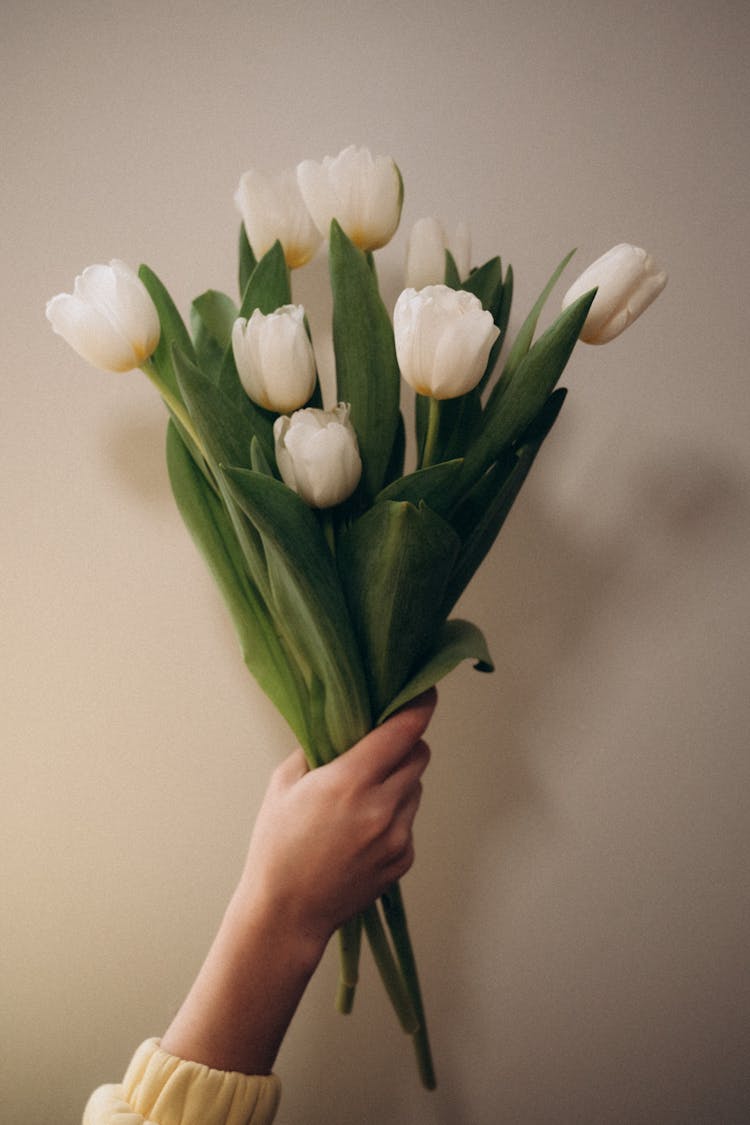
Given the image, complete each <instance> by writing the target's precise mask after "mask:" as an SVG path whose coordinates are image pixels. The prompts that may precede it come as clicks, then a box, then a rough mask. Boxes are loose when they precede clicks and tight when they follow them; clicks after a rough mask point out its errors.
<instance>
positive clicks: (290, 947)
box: [161, 884, 325, 1074]
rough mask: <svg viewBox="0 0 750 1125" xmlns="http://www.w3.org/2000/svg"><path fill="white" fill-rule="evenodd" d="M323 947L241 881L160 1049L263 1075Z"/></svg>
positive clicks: (318, 939) (271, 1067) (218, 1065)
mask: <svg viewBox="0 0 750 1125" xmlns="http://www.w3.org/2000/svg"><path fill="white" fill-rule="evenodd" d="M324 948H325V941H323V940H321V939H320V938H319V937H315V936H313V935H310V934H305V933H302V932H300V931H299V928H298V927H297V926H295V925H294V924H291V925H290V920H289V918H288V917H287V916H286V914H285V912H284V910H283V906H282V905H281V904H278V903H271V902H270V901H268V900H265V899H264V898H263V897H262V895H260V894H258V893H255V892H254V893H252V894H250V895H248V893H247V891H246V889H244V888H243V886H242V884H241V885H240V888H238V891H237V892H236V893H235V895H234V897H233V898H232V901H231V902H230V904H229V907H228V909H227V912H226V914H225V916H224V919H223V921H222V923H221V926H220V928H219V932H218V934H217V936H216V939H215V941H214V943H213V945H212V947H211V949H210V951H209V954H208V956H207V958H206V960H205V962H204V964H203V967H202V969H201V971H200V973H199V974H198V977H197V979H196V981H195V983H194V985H193V986H192V988H191V990H190V992H189V994H188V996H187V998H186V1000H185V1002H184V1003H183V1005H182V1007H181V1008H180V1010H179V1012H178V1013H177V1015H176V1017H175V1019H174V1020H173V1021H172V1023H171V1025H170V1027H169V1029H168V1030H167V1032H166V1034H165V1035H164V1037H163V1038H162V1041H161V1043H162V1047H163V1048H164V1049H165V1050H166V1051H169V1052H170V1053H171V1054H173V1055H177V1056H178V1057H179V1058H184V1059H188V1060H191V1061H193V1062H199V1063H204V1064H205V1065H206V1066H210V1067H213V1068H214V1069H217V1070H233V1071H239V1072H240V1073H242V1074H269V1073H270V1072H271V1070H272V1069H273V1065H274V1061H275V1059H276V1055H277V1053H278V1050H279V1047H280V1046H281V1042H282V1039H283V1037H284V1034H285V1032H286V1030H287V1027H288V1026H289V1023H290V1021H291V1019H292V1017H293V1015H294V1012H295V1010H296V1008H297V1005H298V1004H299V1001H300V999H301V997H302V994H303V993H304V991H305V988H306V987H307V984H308V981H309V980H310V977H311V976H312V974H313V973H314V971H315V969H316V967H317V965H318V962H319V961H320V958H321V956H322V954H323V950H324Z"/></svg>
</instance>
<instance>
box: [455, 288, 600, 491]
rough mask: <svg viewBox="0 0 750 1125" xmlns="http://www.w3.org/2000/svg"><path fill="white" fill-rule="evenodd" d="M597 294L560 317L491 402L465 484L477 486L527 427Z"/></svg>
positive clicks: (471, 454) (468, 457)
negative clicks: (500, 393)
mask: <svg viewBox="0 0 750 1125" xmlns="http://www.w3.org/2000/svg"><path fill="white" fill-rule="evenodd" d="M594 295H595V291H594V290H592V291H591V292H590V293H584V295H583V296H582V297H579V299H578V300H577V301H576V302H575V303H574V304H572V305H570V306H569V307H568V308H567V309H565V311H564V312H562V313H561V314H560V316H559V317H558V318H557V320H556V321H555V322H554V324H552V325H551V326H550V327H549V328H548V329H547V331H546V332H544V333H543V334H542V335H541V336H540V337H539V339H538V340H537V341H536V342H535V343H534V344H533V346H532V347H531V349H530V350H529V351H528V352H527V353H526V355H525V356H524V358H523V359H522V360H521V362H520V363H519V365H518V367H517V368H516V370H515V372H514V373H513V375H512V377H511V379H510V381H509V383H508V386H507V389H506V391H505V393H504V395H503V396H502V398H499V399H498V398H496V399H494V401H493V400H492V399H491V400H490V402H488V404H487V407H486V409H485V411H484V415H483V417H482V425H481V429H480V431H479V433H478V434H477V436H476V438H475V440H474V442H473V443H472V445H471V448H470V449H469V451H468V452H467V454H466V458H465V460H464V473H463V476H464V482H465V484H466V485H467V487H468V486H470V485H471V484H473V483H474V482H475V481H477V480H478V479H479V478H480V477H481V476H482V474H483V473H484V472H485V471H486V469H487V468H489V466H490V465H491V464H492V462H493V461H496V460H497V459H498V458H499V457H500V456H501V455H502V453H503V451H504V450H506V449H507V448H508V447H509V446H511V445H512V444H513V443H514V442H515V441H517V440H518V438H520V436H521V435H522V434H523V432H524V431H525V430H526V429H527V427H528V426H530V425H531V423H532V421H533V420H534V418H535V417H536V415H537V414H538V413H539V411H540V410H541V408H542V406H543V405H544V403H545V402H546V400H547V398H548V397H549V395H550V394H551V392H552V390H553V389H554V387H555V384H556V383H557V381H558V379H559V378H560V376H561V375H562V372H563V370H564V368H565V365H566V364H567V362H568V360H569V359H570V355H571V352H572V351H573V348H574V346H575V343H576V341H577V339H578V336H579V333H580V331H581V328H582V327H583V322H584V321H585V319H586V315H587V313H588V311H589V308H590V306H591V302H592V301H593V299H594Z"/></svg>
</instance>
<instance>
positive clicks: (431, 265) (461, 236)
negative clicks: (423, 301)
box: [404, 218, 471, 289]
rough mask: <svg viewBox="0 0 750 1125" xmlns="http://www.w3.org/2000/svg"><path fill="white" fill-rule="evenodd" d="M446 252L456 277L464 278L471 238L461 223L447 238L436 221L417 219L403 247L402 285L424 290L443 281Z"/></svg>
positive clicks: (468, 264) (467, 268)
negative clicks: (404, 263) (404, 267)
mask: <svg viewBox="0 0 750 1125" xmlns="http://www.w3.org/2000/svg"><path fill="white" fill-rule="evenodd" d="M446 250H450V252H451V254H452V255H453V260H454V261H455V263H456V268H457V269H458V276H459V277H460V278H461V280H462V281H463V279H464V278H465V277H468V275H469V270H470V268H471V238H470V235H469V228H468V227H467V225H466V224H465V223H459V224H458V226H457V227H456V229H455V232H454V233H453V235H452V237H449V236H448V235H447V233H446V230H445V227H444V226H443V224H442V223H441V222H440V220H439V219H435V218H426V219H417V221H416V223H415V224H414V226H413V227H412V228H411V231H410V232H409V241H408V244H407V247H406V269H405V271H404V272H405V281H406V285H407V286H408V287H409V288H412V289H424V287H425V286H427V285H440V284H442V282H444V281H445V251H446Z"/></svg>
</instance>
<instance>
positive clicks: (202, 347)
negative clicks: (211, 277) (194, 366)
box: [190, 289, 239, 378]
mask: <svg viewBox="0 0 750 1125" xmlns="http://www.w3.org/2000/svg"><path fill="white" fill-rule="evenodd" d="M238 315H239V313H238V309H237V306H236V305H235V303H234V301H233V300H232V299H231V297H227V295H226V293H220V292H218V290H216V289H208V290H207V291H206V292H205V293H201V295H200V297H196V298H195V300H194V301H193V304H192V306H191V309H190V325H191V328H192V330H193V339H194V340H195V352H196V355H197V357H198V366H199V367H200V368H201V369H202V370H203V371H206V372H207V373H208V374H210V375H211V376H212V377H214V378H217V377H218V375H219V373H220V371H221V368H222V365H223V363H224V357H225V355H226V352H227V348H229V347H231V341H232V325H233V324H234V322H235V320H236V319H237V316H238Z"/></svg>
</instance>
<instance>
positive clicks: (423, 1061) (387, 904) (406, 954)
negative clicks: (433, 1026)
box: [381, 883, 437, 1090]
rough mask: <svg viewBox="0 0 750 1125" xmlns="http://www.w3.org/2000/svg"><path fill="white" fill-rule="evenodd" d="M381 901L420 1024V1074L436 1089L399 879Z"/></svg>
mask: <svg viewBox="0 0 750 1125" xmlns="http://www.w3.org/2000/svg"><path fill="white" fill-rule="evenodd" d="M381 901H382V903H383V910H384V912H385V917H386V921H387V923H388V928H389V930H390V931H391V937H392V938H393V945H394V947H395V950H396V956H397V957H398V961H399V965H400V968H401V973H402V977H403V980H404V983H405V985H406V988H407V991H408V993H409V999H410V1001H411V1005H412V1007H413V1008H414V1011H415V1012H416V1014H417V1019H418V1021H419V1026H418V1027H417V1028H416V1030H415V1031H414V1032H413V1033H412V1042H413V1043H414V1050H415V1052H416V1056H417V1066H418V1067H419V1075H420V1078H421V1079H422V1085H423V1086H425V1087H426V1088H427V1089H428V1090H434V1089H435V1087H436V1085H437V1080H436V1078H435V1068H434V1065H433V1062H432V1051H431V1049H430V1040H429V1036H428V1034H427V1019H426V1017H425V1010H424V1004H423V1003H422V992H421V989H420V987H419V977H418V975H417V962H416V959H415V957H414V950H413V948H412V944H411V938H410V937H409V929H408V927H407V924H406V911H405V909H404V900H403V898H402V897H401V888H400V887H399V885H398V883H394V884H393V885H392V886H391V887H389V888H388V890H387V891H386V892H385V894H384V895H383V896H382V899H381Z"/></svg>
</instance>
